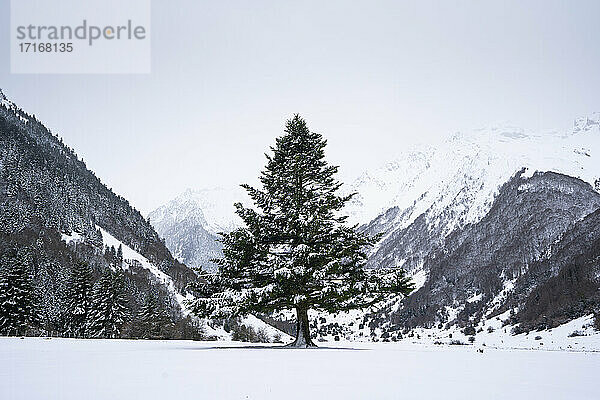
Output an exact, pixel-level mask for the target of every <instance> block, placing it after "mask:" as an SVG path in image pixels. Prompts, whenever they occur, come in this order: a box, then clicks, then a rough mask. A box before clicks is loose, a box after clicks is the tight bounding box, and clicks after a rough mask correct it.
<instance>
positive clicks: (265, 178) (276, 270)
mask: <svg viewBox="0 0 600 400" xmlns="http://www.w3.org/2000/svg"><path fill="white" fill-rule="evenodd" d="M326 144H327V142H326V140H325V139H323V137H322V136H321V135H320V134H318V133H313V132H310V131H309V129H308V127H307V126H306V123H305V121H304V120H303V119H302V118H300V117H299V116H295V117H294V118H293V119H292V120H289V121H288V122H287V124H286V129H285V134H284V135H283V136H281V137H279V138H277V139H276V143H275V146H274V147H272V148H271V151H272V154H270V155H267V165H266V168H265V170H264V171H263V172H262V174H261V176H260V181H261V183H262V189H256V188H253V187H250V186H248V185H242V186H243V187H244V188H245V189H246V190H247V192H248V194H249V196H250V197H251V199H252V200H253V202H254V205H255V206H256V210H255V209H251V208H246V207H244V206H242V205H241V204H240V203H237V204H235V207H236V209H237V214H238V215H239V216H240V217H241V218H242V220H243V221H244V223H245V225H246V226H245V227H243V228H240V229H237V230H235V231H233V232H231V233H228V234H223V235H222V242H223V245H224V248H223V255H224V256H223V258H222V259H219V260H215V262H216V263H217V264H218V266H219V269H218V273H217V274H215V275H208V276H207V278H206V282H205V283H202V284H200V285H198V286H197V288H196V289H197V293H196V294H197V297H196V299H195V300H194V301H192V302H190V307H191V309H192V310H193V311H194V312H196V313H197V314H199V315H201V316H210V317H231V316H236V315H242V314H247V313H250V312H272V311H274V310H280V309H295V310H296V316H297V334H296V340H295V341H294V343H292V346H295V347H313V346H314V343H313V342H312V340H311V337H310V331H309V323H308V310H311V309H313V310H322V311H328V312H336V311H345V310H350V309H355V308H365V307H369V306H371V305H374V304H376V303H379V302H381V301H383V300H385V299H388V298H390V297H391V296H394V295H398V294H403V295H407V294H408V293H410V291H411V290H412V284H411V283H410V281H409V279H408V278H407V277H406V276H405V274H404V271H403V270H401V269H399V268H393V267H392V266H389V267H392V268H387V267H388V266H382V268H380V269H377V270H366V269H365V268H364V266H365V262H366V259H367V255H366V251H367V250H368V248H369V246H372V245H373V244H374V243H375V241H376V238H373V237H369V236H367V235H365V234H362V233H360V232H358V231H357V230H356V227H350V226H348V225H347V224H346V219H347V217H346V216H344V215H343V213H342V208H343V206H344V205H345V203H346V202H348V201H349V200H350V199H351V198H352V195H349V196H341V195H339V194H337V193H338V190H339V189H340V186H341V183H340V182H338V181H337V180H336V179H335V174H336V173H337V170H338V168H337V167H335V166H330V165H328V164H327V162H326V161H325V153H324V150H325V146H326Z"/></svg>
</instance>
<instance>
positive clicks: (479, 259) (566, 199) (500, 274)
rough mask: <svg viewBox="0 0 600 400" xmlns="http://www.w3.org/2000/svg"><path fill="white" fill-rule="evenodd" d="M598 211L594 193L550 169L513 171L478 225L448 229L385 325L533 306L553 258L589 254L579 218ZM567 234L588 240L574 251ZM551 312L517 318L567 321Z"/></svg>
mask: <svg viewBox="0 0 600 400" xmlns="http://www.w3.org/2000/svg"><path fill="white" fill-rule="evenodd" d="M599 208H600V193H598V192H596V191H595V190H594V189H593V188H592V187H591V186H590V185H589V184H588V183H585V182H583V181H581V180H579V179H576V178H572V177H569V176H566V175H562V174H557V173H552V172H545V173H536V174H534V175H533V176H532V177H523V176H522V175H521V174H517V175H516V176H514V177H513V178H512V179H511V180H509V181H508V182H507V183H506V184H504V185H503V186H502V187H501V188H500V191H499V193H498V195H497V196H496V198H495V200H494V202H493V204H492V206H491V208H490V211H489V212H488V213H487V214H486V215H485V216H484V217H483V218H482V219H481V220H480V221H479V222H477V223H474V224H469V225H467V226H465V227H464V228H462V229H458V230H456V231H454V232H452V234H450V235H449V236H448V237H447V238H446V240H444V241H443V243H442V244H440V245H439V246H436V247H435V248H434V249H432V250H431V251H430V252H429V253H428V254H427V255H426V256H425V258H424V268H425V270H426V271H428V278H427V279H426V281H425V283H424V285H423V286H422V287H421V288H420V289H419V290H418V291H416V292H415V293H414V294H412V295H411V296H410V297H409V298H407V299H406V300H405V301H404V302H403V306H402V307H400V308H399V309H398V311H397V312H395V313H392V317H391V322H392V325H396V326H398V327H409V328H411V327H416V326H424V327H433V326H436V325H438V324H440V323H444V324H446V323H457V324H459V325H460V326H468V325H470V324H474V323H477V322H478V321H479V320H480V319H481V318H485V317H488V318H489V317H490V316H494V315H498V314H501V313H503V312H504V311H506V310H508V309H519V306H520V305H522V304H525V303H527V302H535V300H534V299H535V298H536V296H537V293H539V292H540V291H541V292H545V291H544V290H543V289H542V288H543V287H544V285H547V284H548V283H547V282H548V280H549V279H551V278H553V277H555V276H557V275H558V274H560V271H561V269H562V268H561V266H560V265H558V264H556V263H555V261H556V259H557V257H560V254H563V256H564V254H565V251H566V250H561V249H562V248H563V247H567V248H569V250H568V251H567V252H568V253H569V254H570V257H573V256H574V255H575V254H577V255H579V256H582V255H584V254H588V253H590V252H593V250H592V248H591V247H593V246H594V240H593V237H594V236H596V235H597V233H596V232H595V231H597V228H596V227H593V224H592V223H590V221H588V220H587V219H586V217H587V216H588V215H590V214H591V213H594V212H595V211H596V210H598V209H599ZM592 220H593V218H592ZM584 232H586V233H584ZM574 235H576V236H577V237H580V236H587V235H593V236H592V237H591V238H590V237H589V236H588V240H586V241H580V242H579V243H578V246H579V247H575V246H574V244H573V241H574V240H576V239H575V236H574ZM563 242H565V243H563ZM576 249H577V250H576ZM588 259H589V257H588ZM597 261H598V260H596V264H597ZM597 267H598V266H597V265H596V266H593V268H592V270H593V269H594V268H597ZM588 272H591V271H588ZM586 276H589V274H588V275H586ZM596 286H597V283H596ZM531 296H533V297H531ZM590 301H591V300H590ZM566 302H568V301H566ZM549 308H552V306H551V303H550V304H548V303H547V304H546V309H548V311H549ZM588 308H589V307H588ZM552 311H553V314H551V315H553V317H550V316H549V315H550V314H544V310H543V308H541V307H540V308H538V310H537V311H534V310H533V308H532V307H529V309H524V308H523V309H520V314H519V321H520V322H522V323H524V324H534V323H535V321H536V320H537V319H538V318H540V317H541V315H542V314H544V315H546V317H547V324H548V326H556V325H557V324H558V323H559V322H561V321H562V322H564V321H565V320H566V319H567V316H566V315H564V313H563V312H559V311H557V310H552ZM588 311H590V310H589V309H588ZM579 316H581V315H577V317H579Z"/></svg>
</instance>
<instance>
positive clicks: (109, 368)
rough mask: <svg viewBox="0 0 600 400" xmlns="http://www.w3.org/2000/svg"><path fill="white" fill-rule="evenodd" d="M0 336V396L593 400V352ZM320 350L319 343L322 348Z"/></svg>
mask: <svg viewBox="0 0 600 400" xmlns="http://www.w3.org/2000/svg"><path fill="white" fill-rule="evenodd" d="M240 346H247V344H241V343H234V342H192V341H143V340H137V341H134V340H76V339H44V338H26V339H19V338H0V399H32V400H37V399H49V400H50V399H77V400H79V399H161V400H164V399H181V400H184V399H282V398H285V399H305V400H306V399H327V398H335V399H338V398H339V399H411V398H413V399H416V398H418V399H439V398H444V399H471V398H481V399H507V398H510V399H525V398H526V399H598V398H599V396H600V389H599V388H598V385H597V379H598V376H599V374H600V353H597V352H567V351H541V350H499V349H489V348H486V349H485V350H484V352H483V353H479V352H478V351H477V347H476V346H435V347H433V346H426V345H418V344H408V343H343V344H339V343H335V344H333V343H330V344H329V346H332V347H333V346H336V347H337V348H329V349H326V348H321V349H309V350H291V349H278V348H261V347H256V348H239V347H240ZM321 346H325V344H323V343H322V344H321Z"/></svg>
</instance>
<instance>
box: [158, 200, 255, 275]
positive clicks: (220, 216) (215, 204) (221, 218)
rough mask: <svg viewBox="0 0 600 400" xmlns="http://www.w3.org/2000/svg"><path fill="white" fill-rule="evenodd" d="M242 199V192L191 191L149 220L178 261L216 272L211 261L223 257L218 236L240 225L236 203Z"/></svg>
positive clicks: (160, 208) (171, 202) (161, 208)
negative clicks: (235, 207)
mask: <svg viewBox="0 0 600 400" xmlns="http://www.w3.org/2000/svg"><path fill="white" fill-rule="evenodd" d="M243 199H245V193H243V191H242V190H241V189H225V188H214V189H207V190H197V191H194V190H191V189H188V190H187V191H185V192H184V193H183V194H182V195H180V196H179V197H177V198H175V199H173V200H171V201H170V202H169V203H167V204H165V205H163V206H161V207H159V208H157V209H156V210H154V211H152V212H151V213H150V214H149V216H148V219H149V220H150V222H151V223H152V225H153V226H154V228H155V229H156V231H157V232H158V233H159V235H160V236H161V237H164V238H165V243H166V245H167V247H168V248H169V249H170V250H171V252H172V253H173V254H174V255H175V257H177V259H178V260H179V261H181V262H183V263H185V264H186V265H188V266H190V267H194V268H202V269H204V270H206V271H214V270H215V268H216V266H215V264H214V263H213V262H212V261H211V260H212V259H214V258H218V257H220V256H221V248H222V246H221V243H220V242H219V241H218V238H219V233H220V232H229V231H231V230H233V229H235V228H236V227H237V226H239V225H240V224H241V220H240V219H238V218H237V215H236V214H235V212H234V206H233V204H234V203H235V202H238V201H242V200H243Z"/></svg>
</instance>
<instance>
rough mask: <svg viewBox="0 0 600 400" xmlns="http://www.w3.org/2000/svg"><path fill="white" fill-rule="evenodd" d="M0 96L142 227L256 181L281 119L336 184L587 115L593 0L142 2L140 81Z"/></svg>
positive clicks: (597, 97) (598, 67)
mask: <svg viewBox="0 0 600 400" xmlns="http://www.w3.org/2000/svg"><path fill="white" fill-rule="evenodd" d="M0 16H1V18H2V23H1V25H0V30H1V31H0V47H1V48H0V51H1V54H3V55H4V56H3V57H2V58H1V63H0V87H1V88H2V89H3V90H4V92H5V94H6V95H7V96H8V97H9V98H11V99H13V100H14V101H15V102H16V103H18V104H19V105H20V106H21V107H23V108H24V109H26V110H27V111H29V112H32V113H34V114H36V116H37V117H38V118H39V119H41V120H42V121H43V122H45V123H46V124H47V126H48V127H49V128H50V129H52V130H53V131H54V132H58V133H59V134H60V135H61V136H62V137H63V138H64V140H65V142H66V143H67V144H68V145H70V146H71V147H74V148H75V150H76V152H77V153H78V154H79V155H80V156H81V157H83V158H84V159H85V161H86V163H87V165H88V167H90V168H91V169H93V170H94V171H95V172H96V173H97V175H98V176H99V177H100V178H101V179H102V180H103V181H104V182H105V183H106V184H107V185H108V186H110V187H112V188H113V189H115V191H116V192H117V193H119V194H122V195H124V196H125V197H126V198H128V199H129V200H130V201H131V202H132V204H133V205H134V206H136V207H137V208H138V209H140V210H141V211H142V212H148V211H150V210H151V209H153V208H155V207H157V206H159V205H160V204H162V203H164V202H165V201H167V200H169V199H170V198H172V197H174V196H176V195H178V194H179V193H180V192H182V191H183V190H184V189H185V188H187V187H192V188H206V187H213V186H230V185H234V184H238V183H242V182H246V181H253V180H254V179H255V177H256V176H257V174H258V172H259V171H260V169H261V168H262V166H263V164H264V155H263V154H264V152H265V151H267V148H268V146H269V145H270V144H272V143H273V141H274V138H275V137H276V136H277V135H279V134H281V132H282V129H283V125H284V122H285V120H286V119H287V118H289V117H290V116H292V115H293V114H294V113H300V114H301V115H302V116H304V117H305V118H306V119H307V121H308V123H309V127H311V129H312V130H315V131H319V132H321V133H323V134H324V135H325V137H326V138H327V139H328V140H329V149H328V155H329V158H330V160H331V161H333V162H334V163H337V164H339V165H341V167H342V173H343V175H344V177H351V176H354V175H356V174H358V173H359V172H360V171H362V170H363V169H364V168H366V167H369V166H375V165H378V164H380V163H382V162H383V161H385V160H387V159H392V158H393V157H394V155H395V154H397V153H398V152H400V151H401V150H402V149H403V147H405V146H406V144H407V143H412V142H414V141H420V142H422V141H432V140H435V139H436V138H439V137H440V136H441V135H445V134H447V133H448V132H455V131H459V130H467V129H471V128H478V127H481V126H485V125H489V124H490V123H494V122H496V121H510V122H512V123H513V124H516V125H519V126H522V127H524V128H529V129H553V128H556V129H568V128H569V127H570V126H572V120H573V118H574V117H576V116H579V115H585V114H588V113H591V112H593V111H598V110H600V73H599V71H600V22H599V21H600V19H599V18H600V1H589V2H587V1H547V0H546V1H523V0H520V1H458V2H457V1H448V2H443V1H432V2H428V1H414V2H402V1H364V2H360V1H239V2H238V1H210V2H208V1H197V0H194V1H192V0H185V1H183V0H178V1H153V3H152V29H151V37H152V73H151V74H149V75H11V74H10V73H9V68H10V66H9V60H8V57H7V55H8V54H9V50H8V35H9V24H8V22H9V1H8V0H0Z"/></svg>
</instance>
